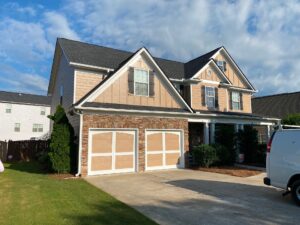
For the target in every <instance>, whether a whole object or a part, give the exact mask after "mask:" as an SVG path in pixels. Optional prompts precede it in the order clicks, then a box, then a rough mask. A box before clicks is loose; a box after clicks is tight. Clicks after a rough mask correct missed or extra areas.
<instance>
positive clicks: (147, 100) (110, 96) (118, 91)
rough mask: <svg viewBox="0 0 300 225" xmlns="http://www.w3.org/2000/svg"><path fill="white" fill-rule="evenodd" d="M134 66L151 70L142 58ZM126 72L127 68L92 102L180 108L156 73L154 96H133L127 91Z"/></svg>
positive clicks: (164, 82)
mask: <svg viewBox="0 0 300 225" xmlns="http://www.w3.org/2000/svg"><path fill="white" fill-rule="evenodd" d="M132 66H133V67H135V68H140V69H145V70H153V68H152V67H151V66H150V63H148V62H146V60H145V59H144V58H141V59H140V60H138V61H137V62H136V63H135V64H134V65H132ZM128 73H129V69H128V70H127V71H126V72H125V73H124V74H122V75H121V76H120V77H119V78H118V79H117V80H116V81H114V83H113V84H111V85H110V87H108V88H107V89H105V90H104V92H103V93H101V94H100V95H99V96H98V97H97V98H96V99H95V100H94V102H104V103H116V104H128V105H143V106H158V107H168V108H181V106H180V105H179V103H178V102H177V100H176V99H175V97H174V96H173V95H174V94H173V93H172V94H171V91H170V89H169V87H168V85H167V84H166V81H164V80H162V79H161V78H160V77H159V76H158V75H157V76H155V78H154V96H151V97H146V96H135V95H133V94H130V93H129V92H128Z"/></svg>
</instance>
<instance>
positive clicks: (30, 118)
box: [0, 91, 51, 141]
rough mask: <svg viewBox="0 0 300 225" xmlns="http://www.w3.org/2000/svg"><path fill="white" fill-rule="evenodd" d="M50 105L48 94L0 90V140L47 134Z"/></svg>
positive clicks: (24, 138) (30, 137) (33, 137)
mask: <svg viewBox="0 0 300 225" xmlns="http://www.w3.org/2000/svg"><path fill="white" fill-rule="evenodd" d="M50 105H51V98H50V97H48V96H42V95H32V94H24V93H15V92H7V91H0V140H1V141H5V140H6V141H8V140H13V141H17V140H29V139H36V138H43V137H44V136H45V135H47V134H49V129H50V119H49V118H48V117H47V116H48V115H50ZM48 136H49V135H48Z"/></svg>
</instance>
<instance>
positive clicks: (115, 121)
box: [81, 114, 189, 176]
mask: <svg viewBox="0 0 300 225" xmlns="http://www.w3.org/2000/svg"><path fill="white" fill-rule="evenodd" d="M89 128H115V129H117V128H137V129H138V166H139V167H138V170H139V171H144V170H145V129H181V130H183V132H184V150H185V152H187V151H188V146H189V144H188V121H187V120H186V119H178V118H159V117H143V116H127V115H96V114H84V115H83V130H82V158H81V159H82V164H81V166H82V167H81V169H82V170H81V171H82V175H83V176H85V175H86V174H87V160H88V134H89ZM185 159H186V156H185ZM185 161H186V165H187V160H185Z"/></svg>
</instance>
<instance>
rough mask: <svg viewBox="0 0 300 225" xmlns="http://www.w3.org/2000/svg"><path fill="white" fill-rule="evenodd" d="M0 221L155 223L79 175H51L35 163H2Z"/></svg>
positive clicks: (22, 222) (60, 224)
mask: <svg viewBox="0 0 300 225" xmlns="http://www.w3.org/2000/svg"><path fill="white" fill-rule="evenodd" d="M5 167H6V170H5V172H4V173H0V224H11V225H14V224H20V225H27V224H30V225H33V224H36V225H40V224H43V225H47V224H55V225H57V224H59V225H63V224H86V225H92V224H122V225H124V224H155V223H154V222H153V221H151V220H150V219H148V218H147V217H145V216H144V215H142V214H141V213H139V212H137V211H136V210H134V209H133V208H130V207H129V206H127V205H125V204H123V203H121V202H120V201H118V200H117V199H115V198H113V197H112V196H110V195H108V194H107V193H105V192H103V191H101V190H99V189H97V188H95V187H93V186H91V185H90V184H88V183H87V182H85V181H84V180H82V179H68V180H65V179H55V178H53V177H51V176H49V175H46V174H44V173H43V172H42V171H41V169H40V167H39V165H38V164H37V163H18V164H5Z"/></svg>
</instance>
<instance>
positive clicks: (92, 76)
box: [75, 70, 104, 102]
mask: <svg viewBox="0 0 300 225" xmlns="http://www.w3.org/2000/svg"><path fill="white" fill-rule="evenodd" d="M103 79H104V74H103V73H96V72H89V71H83V70H76V89H75V96H76V97H75V102H77V101H79V100H80V99H81V98H82V97H83V96H85V95H86V94H87V93H88V92H89V91H90V90H92V89H93V88H94V87H95V86H96V85H97V84H99V83H100V82H101V81H102V80H103Z"/></svg>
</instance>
